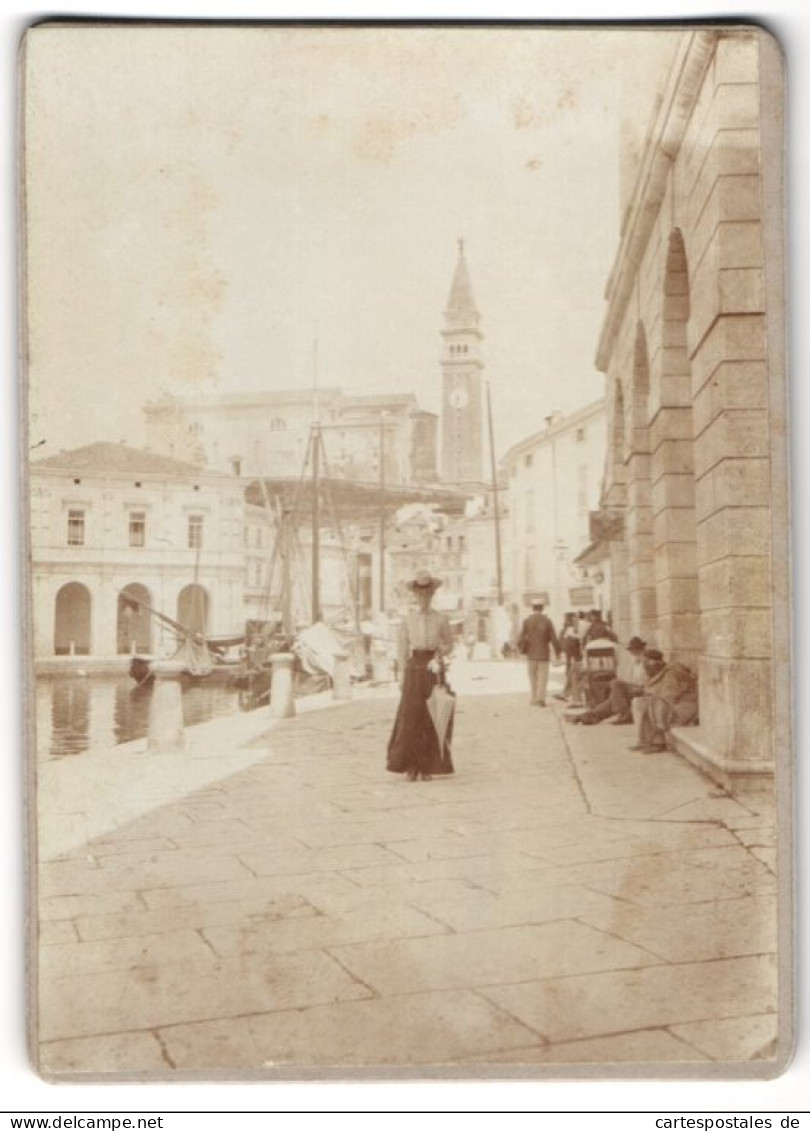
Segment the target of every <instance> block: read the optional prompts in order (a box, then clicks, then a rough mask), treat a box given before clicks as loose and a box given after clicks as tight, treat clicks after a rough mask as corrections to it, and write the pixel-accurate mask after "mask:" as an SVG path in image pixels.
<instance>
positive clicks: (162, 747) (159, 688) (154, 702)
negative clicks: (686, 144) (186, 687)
mask: <svg viewBox="0 0 810 1131" xmlns="http://www.w3.org/2000/svg"><path fill="white" fill-rule="evenodd" d="M184 747H185V738H184V734H183V691H182V688H181V686H180V673H179V670H177V665H171V666H170V665H168V664H166V665H156V668H155V676H154V682H153V686H152V698H151V701H150V703H149V726H148V731H147V740H146V748H147V750H148V751H149V752H150V754H179V753H181V752H182V751H183V749H184Z"/></svg>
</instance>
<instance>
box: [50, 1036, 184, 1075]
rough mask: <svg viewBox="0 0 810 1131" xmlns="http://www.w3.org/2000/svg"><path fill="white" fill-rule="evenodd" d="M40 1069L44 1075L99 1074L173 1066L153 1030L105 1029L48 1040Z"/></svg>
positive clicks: (160, 1070)
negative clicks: (94, 1034) (100, 1033)
mask: <svg viewBox="0 0 810 1131" xmlns="http://www.w3.org/2000/svg"><path fill="white" fill-rule="evenodd" d="M41 1056H42V1059H41V1062H40V1069H41V1071H42V1072H43V1074H44V1075H45V1076H62V1075H69V1076H71V1077H81V1076H88V1077H91V1078H93V1077H97V1076H98V1075H105V1074H112V1075H116V1076H117V1075H121V1074H122V1073H132V1072H136V1073H145V1074H148V1075H149V1076H152V1077H154V1076H156V1075H158V1074H160V1073H164V1072H166V1071H168V1070H169V1069H170V1068H171V1067H172V1066H171V1062H170V1061H168V1060H167V1059H166V1056H165V1053H164V1050H163V1046H162V1044H161V1042H160V1040H159V1039H158V1037H157V1036H156V1035H155V1034H154V1033H105V1034H104V1036H102V1037H79V1038H76V1039H74V1040H66V1041H45V1042H44V1043H43V1045H42V1053H41Z"/></svg>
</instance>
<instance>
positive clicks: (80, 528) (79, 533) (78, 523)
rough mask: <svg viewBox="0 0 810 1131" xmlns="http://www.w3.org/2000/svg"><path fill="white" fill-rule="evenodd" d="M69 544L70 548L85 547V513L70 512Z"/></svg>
mask: <svg viewBox="0 0 810 1131" xmlns="http://www.w3.org/2000/svg"><path fill="white" fill-rule="evenodd" d="M67 544H68V546H83V545H84V511H80V510H69V511H68V528H67Z"/></svg>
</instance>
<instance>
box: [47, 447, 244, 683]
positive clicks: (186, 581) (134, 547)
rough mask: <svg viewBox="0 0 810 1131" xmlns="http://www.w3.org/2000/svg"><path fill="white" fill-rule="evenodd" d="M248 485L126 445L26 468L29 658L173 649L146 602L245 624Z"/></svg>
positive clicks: (211, 621)
mask: <svg viewBox="0 0 810 1131" xmlns="http://www.w3.org/2000/svg"><path fill="white" fill-rule="evenodd" d="M243 523H244V485H243V484H242V483H240V482H239V481H238V480H236V479H235V478H233V477H232V476H227V475H219V474H213V473H210V472H208V473H206V472H202V471H201V470H200V469H199V468H198V467H194V466H193V465H191V464H186V463H183V462H181V461H179V460H174V459H169V458H167V457H165V456H158V455H155V454H154V453H152V452H146V451H141V450H139V449H136V448H130V447H127V446H125V445H123V444H110V443H97V444H90V445H88V446H87V447H85V448H79V449H77V450H75V451H70V452H64V453H62V454H60V455H56V456H51V457H49V458H48V459H43V460H37V461H35V462H34V463H32V464H31V468H30V531H31V534H30V537H31V576H32V602H33V610H34V656H35V659H37V660H43V659H50V658H53V657H58V656H71V655H73V656H87V657H93V658H95V659H111V658H114V657H116V656H122V655H126V654H127V653H129V652H132V651H146V652H151V651H160V650H161V647H162V646H163V645H165V647H166V648H167V649H170V648H171V647H172V644H173V641H174V636H173V634H171V632H170V631H169V632H168V633H167V632H164V630H163V629H162V627H161V625H160V623H159V621H157V620H156V619H155V618H154V617H152V616H151V615H150V614H149V613H148V612H147V611H146V609H145V607H144V606H145V605H148V606H150V607H151V608H153V609H156V610H157V611H158V612H160V613H164V614H165V615H167V616H169V617H171V618H172V619H173V620H176V621H179V622H180V623H182V624H184V625H186V626H187V627H190V628H195V629H197V630H198V631H203V632H207V633H209V634H212V635H218V634H222V635H224V634H228V633H234V632H239V631H241V630H242V628H243V626H244V615H245V613H244V574H245V556H244V550H243V539H244V533H243Z"/></svg>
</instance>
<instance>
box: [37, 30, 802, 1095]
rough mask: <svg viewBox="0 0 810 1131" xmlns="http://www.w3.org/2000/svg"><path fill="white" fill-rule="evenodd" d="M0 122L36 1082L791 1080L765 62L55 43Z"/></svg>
mask: <svg viewBox="0 0 810 1131" xmlns="http://www.w3.org/2000/svg"><path fill="white" fill-rule="evenodd" d="M18 82H19V99H20V120H21V126H20V164H21V185H20V199H21V222H20V223H21V232H20V249H21V276H20V279H21V283H20V285H21V294H22V307H23V310H22V353H23V365H22V397H23V404H24V410H23V414H24V419H23V436H24V440H23V443H24V453H25V455H24V459H25V467H24V470H23V474H24V492H25V499H24V508H25V518H24V522H25V536H26V539H27V553H26V565H25V567H24V577H23V588H24V599H25V604H24V614H23V615H24V621H25V630H26V641H25V648H26V669H25V696H26V701H25V717H26V727H27V730H26V759H27V761H26V766H27V771H26V772H27V804H28V830H27V831H28V879H27V884H28V890H27V898H28V963H29V981H28V1032H29V1052H30V1056H31V1059H32V1062H33V1064H34V1066H35V1068H36V1071H37V1072H38V1073H39V1074H40V1075H41V1076H42V1077H44V1078H45V1079H46V1080H54V1081H69V1082H73V1083H77V1082H83V1081H129V1080H133V1081H169V1080H178V1081H183V1080H192V1079H196V1080H201V1079H202V1080H211V1081H217V1080H259V1081H261V1080H300V1079H322V1080H329V1079H347V1080H348V1079H397V1078H400V1079H404V1078H407V1079H414V1078H416V1079H433V1078H454V1079H459V1078H470V1079H486V1080H510V1079H526V1080H536V1079H565V1078H572V1077H587V1078H602V1077H611V1076H612V1077H615V1076H620V1077H653V1078H675V1079H680V1078H684V1079H685V1078H691V1079H708V1078H714V1079H717V1078H721V1079H732V1078H749V1079H757V1078H758V1079H769V1078H772V1077H774V1076H777V1075H778V1074H779V1073H781V1072H783V1071H784V1070H785V1068H786V1067H787V1065H788V1064H789V1062H790V1059H791V1056H792V1050H793V1044H794V1038H795V1021H794V1014H795V1002H794V989H793V981H794V961H795V955H794V941H793V932H794V912H793V892H792V886H791V885H792V873H793V829H792V819H793V818H792V814H793V775H794V767H793V735H792V719H791V666H790V663H791V640H790V625H791V608H790V599H791V593H790V564H789V547H790V538H789V498H788V485H789V458H788V446H787V435H788V417H787V399H788V381H787V377H786V331H785V326H786V296H785V277H786V264H785V247H784V229H785V216H784V213H785V190H784V168H785V152H784V114H785V106H784V83H785V76H784V62H783V58H782V54H781V50H780V46H779V44H778V43H777V41H776V39H775V38H774V37H773V35H772V34H771V33H770V32H769V31H767V30H766V29H764V28H762V27H759V26H757V25H755V24H750V23H749V24H746V23H742V22H731V21H729V22H725V21H713V22H691V23H690V22H681V23H675V22H673V23H670V24H666V23H656V24H654V25H653V24H650V25H644V24H636V25H632V24H627V25H619V24H616V25H608V24H605V25H581V26H576V25H541V24H530V23H512V24H506V23H505V24H502V25H499V24H495V23H484V22H480V23H475V22H471V23H461V22H455V23H453V22H448V23H425V24H418V23H413V24H407V25H405V24H395V23H390V24H383V23H376V24H375V23H368V24H363V23H349V22H335V23H333V24H329V23H316V22H310V23H299V24H293V23H283V22H275V23H266V24H261V23H256V24H253V25H246V24H236V23H234V24H228V23H219V24H212V23H200V24H194V23H170V22H165V23H161V22H160V21H157V22H147V21H143V22H137V21H136V22H127V21H111V22H106V23H105V22H103V21H92V20H76V21H70V20H62V21H59V20H53V21H44V22H42V23H41V24H38V25H35V26H32V27H30V28H28V30H27V31H26V32H25V35H24V40H23V43H22V48H21V54H20V61H19V77H18Z"/></svg>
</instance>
